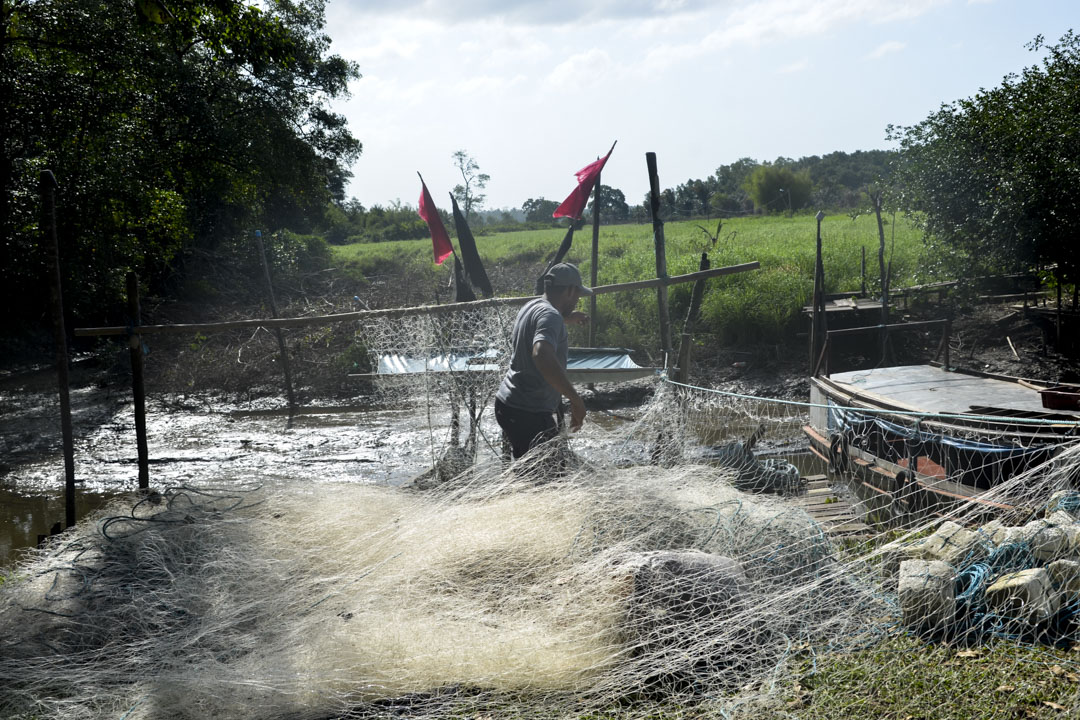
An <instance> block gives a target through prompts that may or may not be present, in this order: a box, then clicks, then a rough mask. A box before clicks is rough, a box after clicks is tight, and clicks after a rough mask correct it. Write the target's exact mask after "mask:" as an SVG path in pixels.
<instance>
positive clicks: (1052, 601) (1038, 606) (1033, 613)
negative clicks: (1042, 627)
mask: <svg viewBox="0 0 1080 720" xmlns="http://www.w3.org/2000/svg"><path fill="white" fill-rule="evenodd" d="M1059 603H1060V599H1059V595H1058V593H1056V592H1054V591H1053V586H1052V583H1051V581H1050V573H1048V572H1047V571H1046V570H1045V569H1044V568H1032V569H1031V570H1021V571H1020V572H1014V573H1008V574H1007V575H1002V576H1001V577H999V578H998V579H997V580H995V581H994V582H993V583H992V584H991V585H990V587H988V588H986V604H987V606H988V607H989V608H990V610H991V611H992V612H993V613H995V614H996V615H998V616H999V617H1001V618H1002V619H1003V620H1004V621H1005V622H1006V623H1008V624H1019V625H1022V626H1027V627H1034V626H1036V625H1039V624H1041V623H1043V622H1046V621H1047V620H1049V619H1050V618H1051V617H1053V616H1054V614H1056V613H1057V611H1058V607H1059Z"/></svg>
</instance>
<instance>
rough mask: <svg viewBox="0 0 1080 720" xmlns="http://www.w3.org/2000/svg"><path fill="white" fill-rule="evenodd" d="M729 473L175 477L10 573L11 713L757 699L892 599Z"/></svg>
mask: <svg viewBox="0 0 1080 720" xmlns="http://www.w3.org/2000/svg"><path fill="white" fill-rule="evenodd" d="M728 480H729V474H727V473H725V472H724V471H719V470H716V469H712V468H708V467H702V466H682V467H679V468H672V469H668V470H659V469H658V468H656V467H638V468H628V469H617V468H612V467H603V468H601V467H594V466H583V467H580V468H578V469H577V470H576V471H574V472H571V473H568V474H566V475H564V476H562V477H546V476H545V477H541V474H540V473H537V475H535V476H532V475H529V474H527V473H526V474H522V473H519V472H515V471H514V470H513V469H511V470H504V469H503V468H502V466H501V465H499V464H497V463H496V464H493V465H491V466H486V467H483V466H482V467H478V468H476V469H475V471H474V472H472V473H470V474H468V475H467V476H462V477H460V478H458V479H456V480H454V481H452V482H450V483H446V484H444V485H442V486H440V487H439V488H438V489H437V490H433V491H426V492H416V491H407V490H402V489H398V488H392V487H372V486H364V485H355V484H354V485H345V484H334V483H327V484H322V485H316V486H312V487H303V488H298V487H285V486H281V487H260V488H247V489H245V488H240V487H233V488H221V489H216V490H215V489H208V488H202V489H194V488H177V489H174V490H171V491H169V492H166V493H163V494H160V495H153V496H151V497H148V498H146V499H144V500H142V501H140V502H137V503H135V504H134V505H133V506H130V505H129V506H117V507H114V508H112V510H111V511H110V513H108V514H106V515H105V516H103V517H100V518H98V519H97V520H96V521H94V522H84V523H82V524H80V526H79V527H78V529H77V530H76V531H75V532H73V533H65V534H64V535H63V536H62V538H61V539H58V540H56V541H54V543H53V544H52V545H50V546H49V547H47V548H46V549H44V550H41V551H38V552H36V553H34V555H33V556H32V557H30V558H29V559H28V560H27V561H26V562H24V563H23V564H21V565H20V566H19V567H18V568H17V569H16V570H14V571H13V572H12V573H10V574H9V576H8V577H7V578H6V580H5V583H4V585H3V586H2V588H0V627H2V628H3V632H2V640H0V688H2V689H0V708H2V709H3V715H4V716H5V717H20V716H21V717H57V718H59V717H64V718H72V717H87V718H106V717H109V718H115V717H126V718H131V719H134V718H150V717H192V718H194V717H252V718H268V717H283V718H284V717H288V718H298V717H310V718H324V717H326V718H328V717H343V716H368V715H376V716H378V715H381V714H387V715H393V714H394V713H395V712H398V711H397V710H393V709H394V708H398V709H399V710H400V708H401V707H404V706H407V707H408V708H409V709H408V714H410V715H417V716H434V717H445V716H455V715H458V714H460V713H466V712H469V711H470V710H471V709H475V708H489V709H491V708H503V709H504V710H509V709H513V710H514V712H522V713H526V714H553V715H559V714H567V713H569V714H575V713H579V712H585V711H588V710H589V709H599V708H604V707H609V706H612V705H614V704H617V703H620V702H623V701H625V700H626V699H627V698H629V697H634V696H642V695H644V696H649V697H653V698H667V699H670V698H672V697H683V696H685V697H701V696H702V695H708V694H711V693H725V694H730V693H736V694H737V693H739V692H740V688H744V687H747V686H748V685H751V686H755V687H756V684H757V683H760V682H762V681H763V680H766V679H768V678H771V677H773V676H774V675H775V674H776V673H778V672H782V669H783V667H784V664H785V661H786V660H787V659H788V658H790V657H792V656H793V655H794V652H795V648H798V647H801V646H803V645H805V644H807V643H810V642H814V641H817V640H819V639H821V638H823V637H840V636H845V637H854V636H856V635H858V634H859V633H862V632H866V631H868V628H867V626H866V622H865V620H864V618H865V615H866V613H868V612H869V613H880V612H882V611H884V607H883V606H882V603H881V602H880V601H879V600H878V599H876V598H875V597H874V595H873V594H872V593H870V592H868V591H867V589H866V588H865V586H863V585H862V584H860V583H859V582H857V581H856V580H855V578H853V577H852V576H851V575H850V573H849V572H847V571H846V570H845V568H844V566H843V565H842V564H840V563H838V562H837V559H836V555H835V551H834V548H832V547H831V546H830V543H829V542H828V541H827V539H826V537H825V536H824V535H823V534H822V532H821V530H820V528H818V527H817V526H816V524H815V523H814V522H813V521H812V520H811V519H810V517H809V516H808V515H806V514H805V513H804V512H803V511H801V510H799V509H798V508H795V507H793V506H791V505H788V504H785V503H784V502H783V501H781V500H779V499H776V498H770V497H755V496H751V495H748V494H745V493H743V492H740V491H738V490H736V489H734V488H733V487H732V486H731V485H730V483H729V481H728ZM873 608H876V609H873ZM755 692H756V691H755Z"/></svg>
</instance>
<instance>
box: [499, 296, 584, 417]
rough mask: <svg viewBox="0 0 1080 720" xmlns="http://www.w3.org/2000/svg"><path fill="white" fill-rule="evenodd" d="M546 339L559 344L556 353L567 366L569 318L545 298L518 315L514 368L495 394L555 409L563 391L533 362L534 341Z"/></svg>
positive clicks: (515, 404) (523, 405)
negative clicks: (548, 381) (551, 384)
mask: <svg viewBox="0 0 1080 720" xmlns="http://www.w3.org/2000/svg"><path fill="white" fill-rule="evenodd" d="M538 340H543V341H544V342H547V343H549V344H550V345H551V346H552V347H553V348H555V357H556V358H558V360H559V364H560V365H561V366H562V367H563V369H564V370H565V369H566V354H567V351H568V350H569V344H570V341H569V339H568V337H567V334H566V322H565V321H564V320H563V316H562V314H561V313H559V311H558V310H556V309H555V306H554V305H552V304H551V303H549V302H548V301H547V300H545V299H544V298H542V297H541V298H537V299H535V300H531V301H530V302H529V303H528V304H527V305H525V307H523V308H521V311H520V312H519V313H518V315H517V320H515V321H514V331H513V334H512V336H511V339H510V342H511V348H512V353H511V355H510V369H509V370H508V371H507V373H506V377H504V378H503V381H502V384H501V385H499V389H498V390H497V391H496V392H495V397H496V398H498V399H499V400H501V401H502V402H503V403H505V404H506V405H508V406H510V407H512V408H517V409H519V410H528V411H530V412H555V410H556V409H557V408H558V407H559V399H560V398H561V397H562V395H561V394H560V393H559V391H558V390H556V389H555V388H553V387H551V386H550V385H548V383H547V380H544V376H543V375H541V374H540V371H539V370H537V369H536V364H535V363H534V362H533V356H532V350H533V344H534V343H536V342H537V341H538Z"/></svg>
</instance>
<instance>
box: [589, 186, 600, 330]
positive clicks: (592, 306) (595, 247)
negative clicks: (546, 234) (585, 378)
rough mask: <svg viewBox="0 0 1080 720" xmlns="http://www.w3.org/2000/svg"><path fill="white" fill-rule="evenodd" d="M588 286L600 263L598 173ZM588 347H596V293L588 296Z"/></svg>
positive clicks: (594, 278)
mask: <svg viewBox="0 0 1080 720" xmlns="http://www.w3.org/2000/svg"><path fill="white" fill-rule="evenodd" d="M589 260H590V267H589V287H596V282H597V275H598V274H599V267H598V265H599V264H600V173H597V174H596V186H595V187H594V188H593V206H592V256H591V257H590V258H589ZM589 318H590V320H591V322H589V347H596V295H590V296H589Z"/></svg>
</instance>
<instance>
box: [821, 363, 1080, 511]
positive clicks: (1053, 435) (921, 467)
mask: <svg viewBox="0 0 1080 720" xmlns="http://www.w3.org/2000/svg"><path fill="white" fill-rule="evenodd" d="M810 401H811V404H812V407H811V410H810V424H809V425H807V426H806V427H805V428H804V430H805V432H806V435H807V436H808V437H809V439H810V447H811V450H812V451H813V452H814V453H815V454H817V455H818V456H820V457H821V458H822V459H823V460H825V461H826V462H828V463H829V467H830V470H832V471H834V472H843V473H845V474H847V475H848V476H849V477H850V478H852V480H853V481H854V483H855V486H856V490H857V491H859V494H860V495H861V496H862V497H864V499H866V501H867V503H868V505H869V506H870V507H872V508H877V509H880V510H885V511H887V512H889V513H891V514H893V515H896V514H897V513H916V512H917V513H940V512H943V511H944V510H945V509H947V508H948V507H950V506H954V505H955V504H956V503H977V504H980V505H983V506H985V508H986V510H987V511H988V512H994V511H1000V510H1006V509H1009V508H1010V504H1009V503H1007V502H997V501H993V500H988V499H985V498H981V497H979V496H980V495H981V494H982V493H983V491H985V490H987V489H989V488H992V487H994V486H996V485H998V484H1000V483H1002V482H1004V481H1005V480H1008V479H1009V478H1011V477H1013V476H1015V475H1017V474H1019V473H1021V472H1024V471H1025V470H1029V469H1031V468H1034V467H1036V466H1038V465H1040V464H1042V463H1043V462H1045V461H1046V460H1048V459H1050V458H1052V457H1053V456H1055V455H1056V454H1057V453H1059V452H1060V451H1061V450H1062V449H1063V448H1064V447H1067V446H1068V445H1070V444H1071V443H1074V442H1076V441H1077V440H1078V439H1080V388H1049V387H1046V386H1045V385H1039V384H1037V383H1033V382H1031V381H1027V380H1022V379H1019V378H1011V377H1006V376H1000V375H990V374H985V373H973V372H960V371H950V370H946V369H945V368H944V367H942V366H941V365H939V364H936V363H933V364H928V365H910V366H901V367H886V368H875V369H873V370H859V371H852V372H844V373H835V374H833V375H831V376H827V377H826V376H818V377H813V378H811V380H810Z"/></svg>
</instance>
